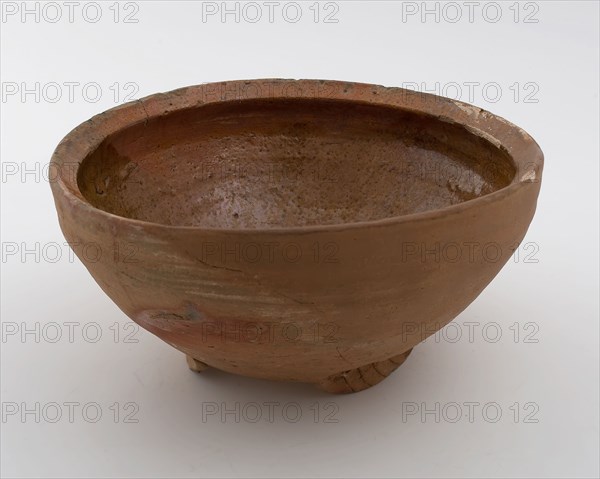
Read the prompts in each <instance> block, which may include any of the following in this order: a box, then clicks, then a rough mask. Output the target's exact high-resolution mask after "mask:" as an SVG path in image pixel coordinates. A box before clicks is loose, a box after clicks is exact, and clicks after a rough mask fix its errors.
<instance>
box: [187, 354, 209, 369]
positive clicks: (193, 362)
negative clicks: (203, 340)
mask: <svg viewBox="0 0 600 479" xmlns="http://www.w3.org/2000/svg"><path fill="white" fill-rule="evenodd" d="M185 360H186V361H187V365H188V367H189V368H190V369H191V370H192V371H194V372H196V373H201V372H202V371H204V370H205V369H208V365H207V364H205V363H203V362H202V361H198V360H197V359H194V358H193V357H191V356H186V357H185Z"/></svg>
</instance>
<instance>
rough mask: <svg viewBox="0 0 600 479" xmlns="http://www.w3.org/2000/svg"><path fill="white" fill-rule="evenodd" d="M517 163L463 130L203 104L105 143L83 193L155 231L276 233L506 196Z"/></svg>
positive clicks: (307, 105) (411, 117) (85, 171)
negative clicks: (258, 230) (153, 226)
mask: <svg viewBox="0 0 600 479" xmlns="http://www.w3.org/2000/svg"><path fill="white" fill-rule="evenodd" d="M514 175H515V167H514V164H513V162H512V160H511V158H510V156H509V154H508V153H507V152H506V151H505V150H502V149H499V148H497V147H496V146H494V145H493V144H491V143H490V142H488V141H486V140H484V139H482V138H481V137H479V136H476V135H474V134H472V133H471V132H470V131H469V130H467V129H466V128H465V127H464V126H462V125H459V124H455V123H448V122H444V121H441V120H439V119H437V118H434V117H431V116H428V115H425V114H421V113H415V112H410V111H405V110H402V109H398V108H392V107H386V106H380V105H372V104H369V103H365V102H356V101H354V102H353V101H344V100H325V99H293V100H292V99H289V100H286V99H271V100H269V99H262V100H244V101H236V102H221V103H214V104H206V105H202V106H198V107H195V108H189V109H185V110H180V111H177V112H175V113H171V114H169V115H166V116H162V117H157V118H153V119H149V120H148V121H147V122H145V123H138V124H135V125H132V126H130V127H128V128H125V129H122V130H120V131H118V132H117V133H115V134H114V135H112V136H110V137H108V138H106V140H104V141H103V142H102V144H101V145H100V146H99V147H98V149H97V150H96V151H94V152H93V153H91V154H90V155H89V156H88V157H87V158H85V159H84V160H83V162H82V164H81V166H80V168H79V171H78V177H77V180H78V186H79V189H80V191H81V193H82V194H83V196H84V197H85V198H86V199H87V200H88V201H89V202H90V203H91V204H92V205H93V206H95V207H97V208H100V209H102V210H105V211H108V212H110V213H113V214H116V215H119V216H124V217H127V218H134V219H139V220H144V221H149V222H153V223H161V224H166V225H178V226H201V227H207V228H275V227H291V226H306V225H317V224H318V225H325V224H340V223H352V222H360V221H368V220H376V219H383V218H387V217H393V216H399V215H406V214H411V213H418V212H423V211H427V210H433V209H438V208H443V207H445V206H449V205H453V204H457V203H461V202H464V201H468V200H471V199H474V198H477V197H480V196H483V195H486V194H489V193H491V192H493V191H496V190H498V189H500V188H503V187H505V186H507V185H508V184H509V183H510V182H511V181H512V179H513V177H514Z"/></svg>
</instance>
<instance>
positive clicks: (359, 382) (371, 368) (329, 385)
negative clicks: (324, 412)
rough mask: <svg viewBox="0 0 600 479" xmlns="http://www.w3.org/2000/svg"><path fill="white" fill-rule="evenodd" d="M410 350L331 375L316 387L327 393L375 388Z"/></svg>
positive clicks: (399, 363)
mask: <svg viewBox="0 0 600 479" xmlns="http://www.w3.org/2000/svg"><path fill="white" fill-rule="evenodd" d="M411 351H412V349H409V350H408V351H406V352H404V353H402V354H399V355H397V356H393V357H391V358H389V359H385V360H383V361H378V362H376V363H371V364H367V365H365V366H361V367H359V368H355V369H350V370H348V371H342V372H341V373H337V374H333V375H332V376H329V377H328V378H325V379H324V380H322V381H320V382H319V383H318V384H317V386H318V387H319V388H321V389H323V390H324V391H327V392H328V393H333V394H347V393H356V392H359V391H363V390H365V389H368V388H370V387H371V386H375V385H376V384H378V383H380V382H381V381H383V380H384V379H385V378H387V377H388V376H389V375H390V374H391V373H392V372H394V371H395V370H396V369H397V368H398V366H400V365H401V364H402V363H403V362H404V361H406V358H408V356H409V354H410V353H411Z"/></svg>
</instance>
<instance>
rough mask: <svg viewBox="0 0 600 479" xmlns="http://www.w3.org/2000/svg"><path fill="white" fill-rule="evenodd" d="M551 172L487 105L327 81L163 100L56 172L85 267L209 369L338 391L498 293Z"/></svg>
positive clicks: (104, 118) (131, 115)
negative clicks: (486, 293) (485, 294)
mask: <svg viewBox="0 0 600 479" xmlns="http://www.w3.org/2000/svg"><path fill="white" fill-rule="evenodd" d="M542 164H543V156H542V152H541V151H540V148H539V147H538V145H537V144H536V143H535V142H534V140H533V139H532V138H531V137H530V136H529V135H528V134H527V133H525V132H524V131H523V130H522V129H520V128H518V127H517V126H515V125H513V124H511V123H509V122H507V121H506V120H503V119H502V118H500V117H498V116H496V115H493V114H491V113H489V112H487V111H485V110H482V109H480V108H478V107H475V106H471V105H468V104H465V103H461V102H458V101H453V100H451V99H447V98H441V97H437V96H434V95H429V94H423V93H418V92H413V91H408V90H403V89H399V88H386V87H382V86H377V85H368V84H359V83H346V82H337V81H316V80H252V81H234V82H224V83H213V84H204V85H198V86H192V87H188V88H182V89H179V90H175V91H172V92H169V93H160V94H156V95H152V96H149V97H146V98H143V99H141V100H139V101H135V102H131V103H127V104H125V105H122V106H119V107H117V108H113V109H111V110H109V111H106V112H104V113H101V114H99V115H97V116H95V117H93V118H92V119H91V120H89V121H86V122H85V123H83V124H81V125H80V126H78V127H77V128H75V129H74V130H73V131H72V132H71V133H69V134H68V135H67V136H66V137H65V138H64V139H63V141H62V142H61V143H60V144H59V146H58V147H57V149H56V151H55V152H54V155H53V157H52V161H51V166H52V168H53V169H54V170H55V171H56V172H57V175H56V176H57V181H53V182H52V191H53V194H54V199H55V203H56V208H57V210H58V217H59V221H60V226H61V228H62V231H63V233H64V235H65V237H66V238H67V240H68V241H69V242H70V243H72V244H77V245H80V247H79V248H77V247H74V249H75V252H76V253H77V254H78V256H79V258H80V259H81V261H82V262H83V263H84V264H85V266H86V267H87V268H88V270H89V271H90V273H91V275H92V276H93V277H94V279H95V280H96V281H97V282H98V284H99V285H100V287H101V288H102V289H103V290H104V292H105V293H106V294H107V295H108V296H109V297H110V298H111V299H112V300H113V301H114V302H115V303H116V304H117V305H118V306H119V307H120V308H121V309H122V310H123V312H124V313H125V314H127V315H128V316H129V317H130V318H131V319H133V320H134V321H135V322H136V323H138V324H139V325H140V326H142V327H143V328H146V329H147V330H148V331H150V332H152V333H154V334H156V335H157V336H158V337H160V338H162V339H163V340H164V341H166V342H167V343H169V344H171V345H172V346H174V347H175V348H177V349H178V350H180V351H182V352H183V353H184V354H186V355H187V358H188V364H189V365H190V367H191V368H192V369H194V370H196V371H200V370H202V369H204V368H206V367H207V366H210V367H214V368H217V369H221V370H223V371H227V372H231V373H237V374H241V375H245V376H253V377H258V378H268V379H274V380H284V381H304V382H310V383H316V384H318V385H320V386H321V387H322V388H324V389H325V390H327V391H331V392H336V393H338V392H353V391H359V390H362V389H365V388H368V387H369V386H372V385H374V384H376V383H378V382H380V381H381V380H382V379H384V378H385V377H386V376H388V375H389V374H390V373H391V372H392V371H393V370H394V369H396V368H397V367H398V365H400V364H401V363H402V362H403V361H404V360H405V359H406V358H407V356H408V354H409V353H410V351H411V350H412V348H413V347H414V346H416V345H417V344H418V343H419V342H421V341H422V340H423V339H425V338H426V337H427V336H429V335H431V334H433V333H435V332H436V331H437V330H439V329H440V328H442V327H444V326H445V325H446V324H447V323H448V322H450V321H451V320H452V319H454V318H455V317H456V316H457V315H458V314H459V313H460V312H461V311H463V310H464V309H465V308H466V307H467V306H468V305H469V303H471V302H472V301H473V300H474V299H475V298H476V297H477V296H478V295H479V293H481V291H482V290H483V289H484V288H485V287H486V286H487V285H488V283H489V282H490V281H491V280H492V279H493V278H494V276H495V275H496V274H497V273H498V271H499V270H500V269H501V268H502V266H503V265H504V264H505V263H506V261H507V260H508V258H509V257H510V256H511V254H512V253H513V251H514V249H515V248H516V247H517V246H518V244H519V242H520V241H521V240H522V239H523V237H524V235H525V232H526V230H527V228H528V226H529V223H530V221H531V219H532V217H533V215H534V211H535V208H536V201H537V196H538V192H539V189H540V180H541V174H542ZM91 244H93V245H94V247H93V248H87V253H86V246H88V245H91ZM91 250H93V251H94V253H93V254H91V253H90V251H91ZM98 251H100V253H98ZM515 294H519V292H515ZM507 301H510V299H509V298H507Z"/></svg>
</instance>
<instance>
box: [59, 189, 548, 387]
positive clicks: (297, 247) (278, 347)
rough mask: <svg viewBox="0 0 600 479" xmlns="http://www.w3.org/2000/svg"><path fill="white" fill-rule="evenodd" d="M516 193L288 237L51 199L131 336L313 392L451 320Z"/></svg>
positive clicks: (529, 207) (491, 264) (483, 268)
mask: <svg viewBox="0 0 600 479" xmlns="http://www.w3.org/2000/svg"><path fill="white" fill-rule="evenodd" d="M519 186H520V187H519V188H517V189H514V190H513V191H512V193H511V194H510V195H508V196H504V197H502V198H500V199H494V200H493V201H485V199H484V201H481V200H476V201H472V202H467V203H465V204H464V205H463V206H464V207H463V208H460V209H458V210H454V211H452V212H449V214H447V215H443V216H439V215H438V216H435V217H430V216H427V215H425V216H421V217H415V219H414V220H412V219H410V218H405V219H404V220H400V221H397V222H394V221H392V222H382V223H377V224H370V225H364V226H363V225H350V226H349V227H341V228H340V227H337V228H336V227H332V228H330V229H326V228H323V229H316V230H307V231H300V232H299V231H296V232H285V231H256V232H252V231H215V230H213V231H210V230H207V231H203V230H200V229H194V228H163V227H160V225H151V224H144V223H140V222H132V221H129V220H127V219H124V218H120V217H117V216H113V215H108V216H107V215H106V214H105V213H102V214H96V213H94V212H92V214H90V213H89V210H86V209H84V208H83V207H82V203H81V202H77V201H73V199H72V198H70V197H68V196H65V195H64V194H62V193H61V190H60V189H59V188H53V191H54V194H55V203H56V207H57V210H58V215H59V221H60V225H61V228H62V231H63V233H64V235H65V237H66V238H67V240H68V241H69V242H70V243H71V244H73V245H76V246H74V248H73V249H74V250H75V253H76V254H77V255H78V257H79V258H80V259H81V261H82V262H83V263H84V264H85V266H86V267H87V269H88V270H89V271H90V273H91V275H92V276H93V277H94V279H95V280H96V281H97V283H98V284H99V285H100V287H101V288H102V289H103V290H104V291H105V293H106V294H107V295H108V296H109V297H110V298H111V299H112V300H113V301H114V302H115V303H116V304H117V305H118V306H119V307H120V308H121V309H122V310H123V311H124V312H125V313H126V314H127V315H128V316H129V317H130V318H131V319H133V320H134V321H135V322H136V323H138V324H139V325H140V326H142V327H143V328H145V329H147V330H148V331H150V332H152V333H153V334H155V335H157V336H158V337H160V338H161V339H163V340H164V341H166V342H167V343H169V344H170V345H172V346H174V347H175V348H177V349H179V350H181V351H182V352H184V353H186V354H188V355H190V356H192V357H194V358H196V359H198V360H201V361H203V362H205V363H206V364H208V365H210V366H214V367H216V368H219V369H222V370H225V371H229V372H233V373H238V374H242V375H247V376H254V377H261V378H268V379H278V380H297V381H307V382H314V381H318V380H320V379H322V378H324V377H326V376H328V375H330V374H334V373H338V372H340V371H344V370H348V369H352V368H355V367H359V366H362V365H365V364H368V363H371V362H375V361H380V360H384V359H386V358H389V357H392V356H395V355H398V354H400V353H403V352H404V351H407V350H408V349H410V348H412V347H413V346H415V345H416V344H418V343H419V342H421V341H422V340H423V339H425V338H426V337H427V336H429V335H431V334H433V333H435V332H436V331H437V330H439V329H440V328H442V327H443V326H445V325H446V324H447V323H448V322H450V321H451V320H452V319H454V318H455V317H456V316H457V315H458V314H459V313H460V312H461V311H463V310H464V309H465V308H466V307H467V306H468V305H469V304H470V303H471V302H472V301H473V300H474V299H475V298H476V297H477V296H478V295H479V294H480V293H481V291H482V290H483V289H484V288H485V287H486V286H487V285H488V284H489V282H490V281H491V280H492V279H493V278H494V276H496V274H497V273H498V272H499V271H500V269H501V268H502V266H503V265H504V264H505V263H506V262H507V261H508V259H509V258H510V257H511V255H512V254H513V252H514V249H515V248H516V247H517V246H518V244H519V242H520V241H521V240H522V239H523V237H524V235H525V233H526V231H527V228H528V226H529V223H530V221H531V219H532V217H533V215H534V212H535V207H536V201H537V196H538V192H539V188H540V182H539V179H538V180H537V181H526V182H522V183H520V185H519ZM107 218H109V220H107ZM88 245H94V246H93V247H88ZM91 251H93V253H90V252H91ZM98 251H100V253H98Z"/></svg>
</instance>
